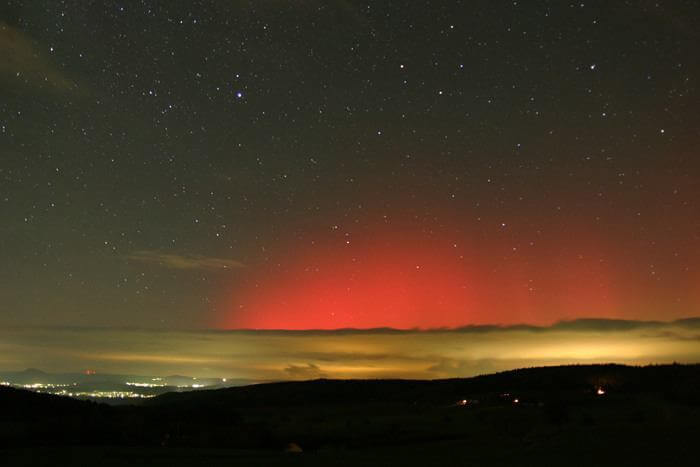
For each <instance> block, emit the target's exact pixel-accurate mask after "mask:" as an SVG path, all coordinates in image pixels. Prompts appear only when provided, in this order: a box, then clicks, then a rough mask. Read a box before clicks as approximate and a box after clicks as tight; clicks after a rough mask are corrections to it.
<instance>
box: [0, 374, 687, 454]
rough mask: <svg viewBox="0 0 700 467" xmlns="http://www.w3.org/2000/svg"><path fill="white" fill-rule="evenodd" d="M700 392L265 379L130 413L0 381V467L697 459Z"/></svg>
mask: <svg viewBox="0 0 700 467" xmlns="http://www.w3.org/2000/svg"><path fill="white" fill-rule="evenodd" d="M699 388H700V365H677V364H674V365H658V366H647V367H629V366H623V365H613V364H610V365H572V366H560V367H544V368H527V369H521V370H514V371H507V372H502V373H497V374H492V375H484V376H478V377H474V378H468V379H447V380H434V381H414V380H326V379H320V380H314V381H304V382H282V383H266V384H258V385H251V386H244V387H237V388H227V389H217V390H200V391H192V392H186V393H170V394H165V395H162V396H158V397H155V398H153V399H149V400H146V401H144V402H141V403H140V404H139V405H131V406H107V405H104V404H99V403H95V402H90V401H79V400H74V399H70V398H66V397H57V396H50V395H46V394H37V393H33V392H29V391H25V390H18V389H12V388H8V387H0V413H2V419H1V420H0V459H2V458H3V456H5V457H6V458H8V459H14V460H16V461H17V462H18V463H21V462H24V464H25V465H39V464H37V463H36V462H33V461H34V459H35V456H37V455H38V454H37V453H49V454H46V455H47V456H48V457H49V458H50V459H51V464H50V465H74V464H76V463H78V462H75V457H74V455H75V453H76V452H79V453H83V454H84V455H86V456H88V457H89V458H90V459H91V460H92V461H94V462H95V463H102V464H105V465H127V464H128V465H168V466H169V467H172V466H178V465H204V464H206V465H232V464H234V463H236V462H238V463H241V464H245V465H287V464H288V463H295V462H300V461H298V460H295V459H296V458H295V457H294V456H303V458H304V462H305V463H307V462H310V463H311V465H315V464H316V465H329V464H330V465H371V464H375V465H376V464H381V465H398V464H407V465H427V464H432V463H434V462H447V463H454V462H458V463H463V464H471V463H473V464H477V465H508V464H513V463H517V464H521V465H543V464H544V465H564V464H566V465H586V463H585V462H583V460H584V459H588V460H590V459H595V464H596V465H632V463H634V464H635V465H669V463H673V464H676V465H692V464H688V463H684V459H686V457H684V456H685V455H686V454H685V453H686V452H687V447H688V446H692V445H693V443H695V442H696V437H697V428H698V421H697V420H699V419H700V389H699ZM212 450H214V451H212ZM69 452H70V453H71V454H70V455H69V454H67V453H69ZM42 455H43V454H42ZM110 456H111V457H110ZM115 456H116V457H115ZM290 456H292V457H290ZM110 459H111V460H110ZM114 459H117V460H116V461H115V460H114ZM119 459H121V460H119ZM139 459H141V460H139ZM112 461H114V462H112ZM122 461H123V462H122ZM110 462H112V464H110ZM139 462H142V463H139ZM7 465H12V464H11V463H10V464H7ZM47 465H49V464H47Z"/></svg>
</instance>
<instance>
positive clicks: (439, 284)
mask: <svg viewBox="0 0 700 467" xmlns="http://www.w3.org/2000/svg"><path fill="white" fill-rule="evenodd" d="M331 237H332V238H331V240H330V241H325V240H324V242H322V243H321V242H317V243H315V244H314V245H313V246H310V247H308V248H305V249H299V248H297V249H296V250H294V251H291V252H289V253H286V254H278V255H276V256H274V258H276V259H278V260H279V262H273V261H271V262H270V263H272V265H266V266H265V267H259V268H257V270H255V271H253V272H252V274H251V275H250V276H249V277H248V280H247V283H246V285H245V286H244V287H242V289H241V290H238V291H236V293H235V294H234V298H233V300H232V303H231V305H230V306H229V307H228V310H227V312H226V314H225V316H223V317H222V320H221V322H220V323H219V324H220V327H223V328H227V329H288V330H304V329H341V328H358V329H368V328H378V327H391V328H397V329H411V328H421V329H429V328H440V327H460V326H465V325H470V324H516V323H530V324H549V323H551V322H553V321H557V320H560V319H571V318H576V317H582V316H585V317H596V316H598V317H602V316H605V317H617V316H618V315H617V310H616V308H615V304H616V302H617V300H616V297H613V296H612V291H611V289H610V276H611V273H610V271H609V268H608V266H607V265H606V264H604V263H601V262H600V261H599V260H598V259H597V258H596V257H595V256H594V255H589V257H584V256H577V257H575V258H568V257H565V258H560V257H557V255H556V254H553V253H552V252H551V251H543V250H542V249H539V250H536V251H533V252H531V253H530V255H529V256H527V255H525V256H523V255H517V254H513V253H511V254H512V258H509V259H508V260H507V261H503V257H498V261H493V259H492V258H493V257H494V256H495V255H498V254H503V253H501V252H502V251H503V248H501V247H502V245H500V244H498V242H497V240H493V241H491V242H489V243H488V244H486V245H478V246H477V245H475V244H472V245H470V244H463V243H457V242H456V241H455V240H454V236H451V235H448V234H445V233H436V232H430V233H429V234H428V233H420V232H419V233H415V232H412V233H410V234H407V233H406V231H402V232H400V233H396V232H391V231H388V230H386V229H384V230H380V231H378V232H374V233H373V234H372V235H367V236H366V237H365V238H364V239H354V238H351V239H345V238H344V237H338V236H335V237H333V236H331ZM326 240H327V239H326ZM499 248H500V249H499ZM504 264H505V266H504Z"/></svg>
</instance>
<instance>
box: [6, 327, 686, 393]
mask: <svg viewBox="0 0 700 467" xmlns="http://www.w3.org/2000/svg"><path fill="white" fill-rule="evenodd" d="M699 343H700V319H691V320H682V321H676V322H669V323H662V322H638V321H611V320H580V321H573V322H563V323H559V324H556V325H553V326H550V327H533V326H512V327H494V326H474V327H468V328H463V329H458V330H431V331H418V330H414V331H396V330H390V329H375V330H362V331H359V330H337V331H150V330H137V329H88V328H6V329H3V330H1V331H0V354H2V355H4V356H5V359H4V361H3V367H4V368H3V369H6V370H21V369H24V368H28V367H35V368H47V369H51V371H53V372H69V371H75V370H80V369H84V368H95V369H97V370H98V372H103V373H118V374H142V375H169V374H186V375H188V376H194V377H216V378H220V377H227V378H240V379H249V380H255V381H270V380H290V379H310V378H318V377H327V378H388V377H392V378H429V379H432V378H447V377H468V376H473V375H477V374H483V373H490V372H494V371H501V370H507V369H513V368H521V367H531V366H542V365H558V364H572V363H609V362H615V363H625V364H653V363H671V362H674V361H675V362H679V363H694V362H698V361H700V345H698V344H699Z"/></svg>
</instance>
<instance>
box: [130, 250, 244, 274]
mask: <svg viewBox="0 0 700 467" xmlns="http://www.w3.org/2000/svg"><path fill="white" fill-rule="evenodd" d="M127 259H129V260H133V261H140V262H143V263H150V264H157V265H159V266H162V267H164V268H170V269H183V270H188V269H191V270H209V271H219V270H227V269H240V268H243V267H245V265H244V264H243V263H242V262H240V261H238V260H235V259H230V258H215V257H211V256H200V255H183V254H174V253H165V252H161V251H156V250H138V251H134V252H133V253H131V254H130V255H128V256H127Z"/></svg>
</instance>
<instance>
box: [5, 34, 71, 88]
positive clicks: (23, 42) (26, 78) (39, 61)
mask: <svg viewBox="0 0 700 467" xmlns="http://www.w3.org/2000/svg"><path fill="white" fill-rule="evenodd" d="M49 53H50V49H49V48H48V47H47V48H46V50H45V51H42V50H41V49H40V48H39V47H38V46H37V45H36V42H35V41H33V40H32V38H31V37H30V36H29V35H27V34H26V33H25V32H23V31H21V30H20V29H17V28H15V27H12V26H10V25H8V24H6V23H3V22H0V80H2V81H4V82H8V83H9V84H13V83H14V84H17V85H26V86H32V87H35V88H43V89H46V90H54V91H56V90H57V91H69V90H75V89H77V85H76V83H75V82H74V81H72V80H71V79H70V78H68V77H67V76H66V75H65V74H64V73H63V72H61V71H60V70H59V69H58V68H57V67H56V65H55V64H54V63H52V61H51V59H50V58H49Z"/></svg>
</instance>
